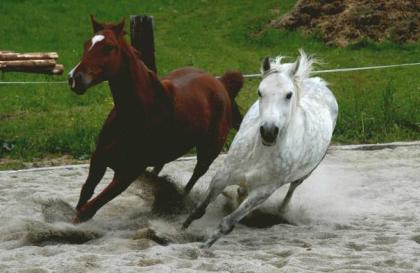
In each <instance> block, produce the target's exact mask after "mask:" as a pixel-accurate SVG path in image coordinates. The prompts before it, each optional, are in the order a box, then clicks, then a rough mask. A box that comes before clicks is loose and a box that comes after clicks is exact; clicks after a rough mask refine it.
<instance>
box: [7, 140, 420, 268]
mask: <svg viewBox="0 0 420 273" xmlns="http://www.w3.org/2000/svg"><path fill="white" fill-rule="evenodd" d="M359 148H360V147H359V146H351V147H350V148H349V147H332V148H331V149H330V152H329V154H328V155H327V157H326V158H325V160H324V161H323V163H322V164H321V165H320V167H319V168H318V169H317V170H316V171H315V172H314V173H313V175H312V176H311V177H310V178H309V179H308V180H307V181H305V182H304V183H303V184H302V185H301V186H300V188H298V189H297V190H296V192H295V196H294V198H293V199H292V202H291V206H290V209H289V211H288V212H287V214H286V215H285V218H286V220H287V223H282V224H278V225H275V226H272V227H266V228H252V227H248V226H244V225H238V226H237V227H236V228H235V229H234V231H233V232H232V233H231V234H229V235H228V236H226V237H224V238H222V239H221V240H220V241H218V242H217V243H216V244H215V245H214V246H213V247H212V248H211V249H209V250H202V249H199V248H198V246H199V242H200V241H202V240H205V238H207V236H208V235H209V234H210V233H211V232H212V231H213V230H214V229H215V228H216V227H217V225H218V223H219V221H220V220H221V218H222V217H223V214H224V213H225V207H226V206H225V205H226V203H227V200H228V199H227V198H226V197H224V196H220V197H219V198H218V199H217V202H215V203H214V204H213V205H212V206H210V207H209V209H208V213H207V215H206V216H205V217H203V218H202V219H201V220H199V221H197V222H195V223H194V224H193V225H192V226H191V227H190V229H189V230H188V231H187V232H181V231H180V226H181V223H182V221H183V220H184V219H185V217H186V215H185V213H184V214H181V215H173V216H159V215H157V214H156V213H152V212H151V203H152V199H153V198H152V196H153V195H152V194H151V186H150V183H147V182H144V181H143V180H145V178H142V179H140V180H139V181H137V182H135V183H133V185H132V186H130V188H129V189H128V190H127V191H126V192H124V193H123V194H122V195H120V196H118V197H117V198H116V199H114V200H113V201H112V202H110V203H109V204H108V205H106V206H105V207H103V208H102V209H101V210H100V211H99V212H98V214H97V215H96V216H95V217H94V218H93V220H91V221H89V222H87V223H84V224H81V225H78V226H73V225H72V224H69V223H68V221H69V219H71V217H73V210H72V208H71V206H74V205H75V204H76V202H77V199H78V196H79V191H80V187H81V185H82V184H83V182H84V180H85V178H86V176H87V170H88V169H87V166H86V165H79V166H64V167H58V168H41V169H32V170H22V171H4V172H0V272H33V273H35V272H37V273H38V272H72V273H74V272H382V273H383V272H405V273H406V272H420V142H417V143H402V144H400V145H390V146H385V147H381V146H368V148H370V149H368V150H364V149H359ZM365 148H366V147H365ZM378 148H380V149H378ZM222 158H223V156H222V157H219V158H218V159H217V161H215V163H213V165H212V168H211V169H210V170H209V172H208V173H207V174H206V175H205V176H204V177H203V178H202V179H201V180H200V181H199V182H198V184H197V186H196V188H195V189H194V191H193V193H192V196H191V199H192V200H198V199H199V198H200V197H201V196H202V193H203V191H204V190H205V188H206V187H207V184H208V182H209V180H210V179H211V177H212V176H213V175H214V173H215V171H216V170H217V166H219V165H220V164H223V160H222ZM194 163H195V159H185V158H184V159H182V160H178V161H176V162H173V163H171V164H168V165H167V166H165V168H164V170H163V174H166V175H168V176H169V177H170V178H171V179H172V180H173V181H175V182H176V183H177V184H178V186H179V187H180V186H181V185H183V184H185V183H186V182H187V180H188V178H189V176H190V175H191V172H192V169H193V167H194ZM111 178H112V171H108V172H107V174H106V176H105V178H104V180H103V182H102V183H101V184H100V185H99V189H102V188H103V187H104V186H105V185H106V184H107V183H108V182H109V181H110V179H111ZM142 181H143V183H142ZM99 189H98V190H99ZM98 190H97V192H98ZM231 192H235V190H234V189H231ZM284 192H285V188H284V189H281V190H279V191H278V192H276V194H274V196H272V197H271V198H270V199H269V200H268V201H267V202H266V203H265V204H264V205H263V207H262V210H263V211H265V212H268V213H272V214H275V211H276V210H275V208H276V204H279V201H280V200H281V198H282V196H283V195H284ZM69 204H70V205H71V206H69ZM164 244H167V245H164Z"/></svg>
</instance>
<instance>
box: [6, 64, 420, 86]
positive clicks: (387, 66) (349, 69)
mask: <svg viewBox="0 0 420 273" xmlns="http://www.w3.org/2000/svg"><path fill="white" fill-rule="evenodd" d="M414 65H420V63H407V64H390V65H377V66H365V67H352V68H336V69H327V70H317V71H312V74H321V73H335V72H349V71H361V70H373V69H383V68H392V67H402V66H414ZM243 76H244V78H248V79H249V78H260V77H261V74H244V75H243ZM216 78H220V76H216ZM64 83H67V81H41V82H2V81H0V84H64Z"/></svg>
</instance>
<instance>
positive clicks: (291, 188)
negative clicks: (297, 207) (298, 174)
mask: <svg viewBox="0 0 420 273" xmlns="http://www.w3.org/2000/svg"><path fill="white" fill-rule="evenodd" d="M303 180H304V179H299V180H296V181H293V182H292V183H290V186H289V190H288V191H287V194H286V196H285V197H284V199H283V202H282V203H281V205H280V207H279V212H280V213H281V214H284V213H285V211H286V209H287V206H288V205H289V202H290V199H292V195H293V193H294V192H295V189H296V188H297V187H298V186H299V185H300V184H302V182H303Z"/></svg>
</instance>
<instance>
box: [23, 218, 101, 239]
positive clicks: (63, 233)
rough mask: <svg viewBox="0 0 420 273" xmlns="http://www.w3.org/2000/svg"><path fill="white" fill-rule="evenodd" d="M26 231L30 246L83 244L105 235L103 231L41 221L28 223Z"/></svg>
mask: <svg viewBox="0 0 420 273" xmlns="http://www.w3.org/2000/svg"><path fill="white" fill-rule="evenodd" d="M26 231H27V233H26V235H25V237H24V242H25V243H26V244H30V245H48V244H56V243H68V244H83V243H85V242H87V241H90V240H93V239H97V238H99V237H102V235H103V234H102V232H101V231H98V230H95V229H89V228H79V227H75V226H73V225H71V224H66V223H56V224H49V223H44V222H39V221H34V222H30V223H28V224H27V225H26Z"/></svg>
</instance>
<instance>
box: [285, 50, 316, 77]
mask: <svg viewBox="0 0 420 273" xmlns="http://www.w3.org/2000/svg"><path fill="white" fill-rule="evenodd" d="M299 53H300V56H299V57H297V59H296V62H295V63H294V64H293V65H292V67H291V68H290V70H289V71H290V72H289V73H290V76H291V77H292V78H293V79H295V81H301V80H303V79H305V78H308V77H310V73H311V71H312V65H313V64H314V63H315V62H316V60H315V59H314V58H313V57H311V56H308V55H306V53H305V52H304V51H303V50H302V49H301V50H299Z"/></svg>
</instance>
